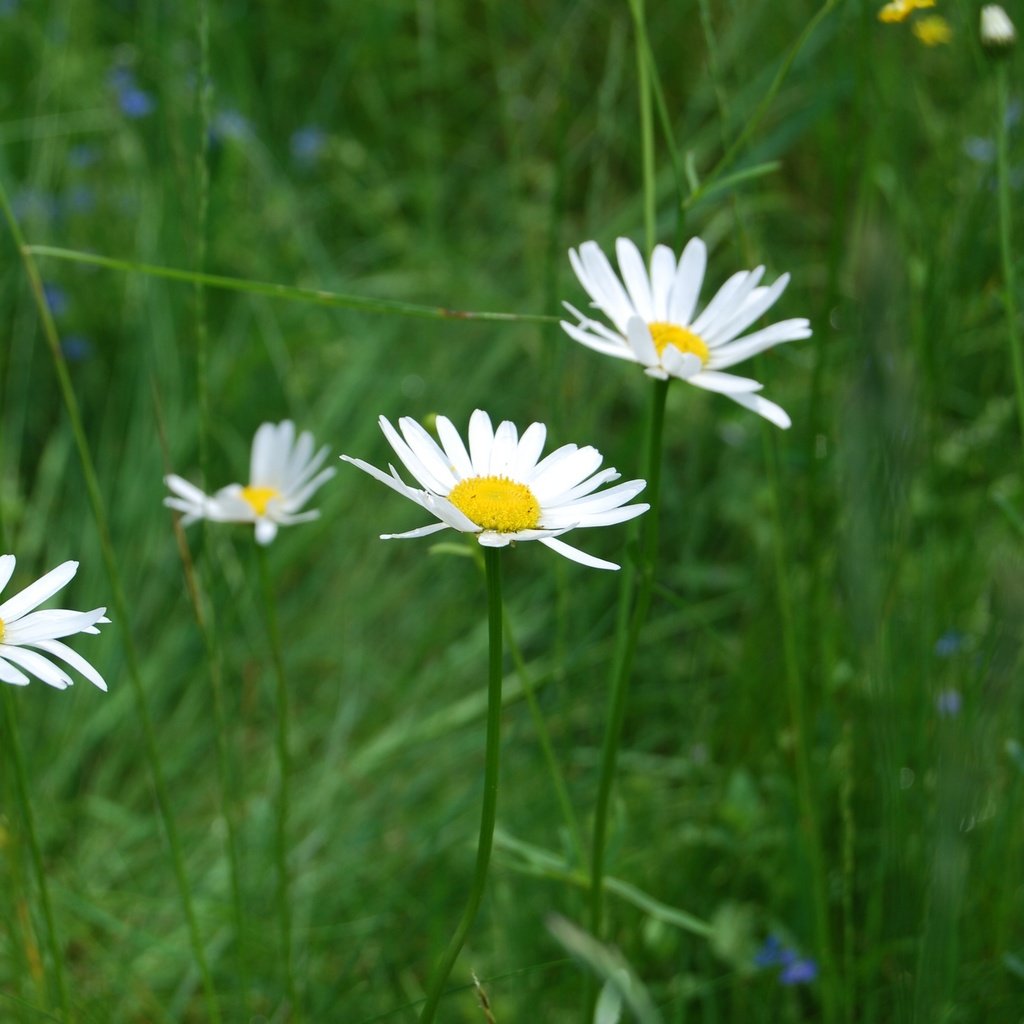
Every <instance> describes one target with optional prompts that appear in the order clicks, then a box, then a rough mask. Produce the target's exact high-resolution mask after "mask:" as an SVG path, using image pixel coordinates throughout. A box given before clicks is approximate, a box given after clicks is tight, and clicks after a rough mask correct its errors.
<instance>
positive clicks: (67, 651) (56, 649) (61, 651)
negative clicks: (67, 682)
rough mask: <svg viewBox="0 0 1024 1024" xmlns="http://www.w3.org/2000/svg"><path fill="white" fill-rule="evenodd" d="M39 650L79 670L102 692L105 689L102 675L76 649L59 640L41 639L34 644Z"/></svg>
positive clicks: (105, 685)
mask: <svg viewBox="0 0 1024 1024" xmlns="http://www.w3.org/2000/svg"><path fill="white" fill-rule="evenodd" d="M35 646H36V647H38V648H39V650H41V651H45V652H46V653H47V654H50V655H53V656H55V657H57V658H62V659H63V660H64V661H65V662H67V664H69V665H70V666H71V667H72V668H73V669H75V670H76V671H78V672H81V673H82V675H83V676H85V678H86V679H88V680H89V682H90V683H92V684H93V685H94V686H98V687H99V688H100V689H101V690H103V692H104V693H106V690H107V684H106V682H105V681H104V679H103V676H101V675H100V674H99V672H97V671H96V669H94V668H93V667H92V665H90V664H89V662H87V661H86V660H85V658H83V657H82V656H81V655H80V654H78V653H77V652H76V651H73V650H72V649H71V648H70V647H68V645H67V644H62V643H61V642H60V641H59V640H43V641H42V642H40V643H38V644H36V645H35Z"/></svg>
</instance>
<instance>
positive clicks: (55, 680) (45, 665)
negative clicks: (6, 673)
mask: <svg viewBox="0 0 1024 1024" xmlns="http://www.w3.org/2000/svg"><path fill="white" fill-rule="evenodd" d="M0 650H2V652H3V657H4V658H5V659H6V660H7V661H10V662H13V663H14V664H15V665H18V666H20V667H21V668H23V669H24V670H25V671H26V672H28V673H30V674H31V675H34V676H35V677H36V679H41V680H42V681H43V682H44V683H46V685H47V686H52V687H54V688H55V689H58V690H66V689H67V688H68V687H69V686H70V685H71V684H72V683H73V682H74V680H73V679H72V678H71V676H69V675H68V674H67V672H65V671H64V670H63V669H62V668H58V667H57V666H56V665H54V664H53V662H51V661H48V660H47V659H46V658H44V657H43V656H42V655H41V654H39V653H37V652H36V651H32V650H29V649H28V648H27V647H13V646H11V645H10V644H4V645H3V647H2V648H0Z"/></svg>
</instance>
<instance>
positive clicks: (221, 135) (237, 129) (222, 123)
mask: <svg viewBox="0 0 1024 1024" xmlns="http://www.w3.org/2000/svg"><path fill="white" fill-rule="evenodd" d="M251 134H252V125H250V124H249V119H248V118H247V117H246V116H245V115H244V114H241V113H239V111H237V110H218V111H217V113H216V114H214V115H213V122H212V123H211V125H210V135H211V137H212V138H213V139H215V140H218V139H246V138H248V137H249V136H250V135H251Z"/></svg>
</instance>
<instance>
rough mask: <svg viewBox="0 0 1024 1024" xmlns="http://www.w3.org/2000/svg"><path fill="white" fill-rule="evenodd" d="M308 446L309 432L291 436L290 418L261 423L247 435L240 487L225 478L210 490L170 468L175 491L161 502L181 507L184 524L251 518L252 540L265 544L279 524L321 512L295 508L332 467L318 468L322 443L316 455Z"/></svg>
mask: <svg viewBox="0 0 1024 1024" xmlns="http://www.w3.org/2000/svg"><path fill="white" fill-rule="evenodd" d="M313 446H314V441H313V435H312V434H311V433H309V431H308V430H304V431H303V432H302V433H301V434H299V436H298V438H296V436H295V424H294V423H292V422H291V420H285V421H284V422H282V423H262V424H260V428H259V429H258V430H257V431H256V436H255V437H254V438H253V439H252V457H251V459H250V463H249V483H247V484H246V485H245V486H244V487H243V486H242V484H228V486H227V487H222V488H221V489H220V490H219V491H217V493H216V494H213V495H210V494H205V493H204V492H203V491H201V490H200V489H199V488H198V487H196V486H195V485H194V484H190V483H189V482H188V481H187V480H184V479H182V478H181V477H180V476H175V475H174V474H171V475H170V476H165V477H164V483H165V484H167V486H168V487H169V488H170V489H171V491H173V492H174V496H173V497H170V498H164V504H165V505H166V506H167V507H168V508H174V509H177V510H178V511H179V512H183V513H184V515H183V516H182V519H181V523H182V525H183V526H188V525H190V524H191V523H194V522H195V521H196V520H197V519H209V520H210V521H211V522H215V523H255V524H256V540H257V542H258V543H260V544H269V543H270V542H271V541H272V540H273V539H274V538H275V537H276V536H277V528H278V527H279V526H291V525H292V524H293V523H304V522H307V521H308V520H310V519H316V518H317V517H318V516H319V515H320V512H319V510H318V509H310V510H308V511H306V512H300V511H299V510H300V509H301V508H302V506H303V505H305V503H306V502H307V501H308V500H309V499H310V498H311V497H312V496H313V494H314V492H315V491H316V490H317V489H318V488H319V487H320V486H321V485H323V484H324V483H326V482H327V481H328V480H330V478H331V477H332V476H334V473H335V470H334V468H333V467H329V468H328V469H320V467H321V466H322V465H323V463H324V460H325V459H326V458H327V454H328V448H327V446H326V445H325V446H324V447H323V448H321V449H320V451H318V452H317V453H316V454H315V455H314V454H313ZM317 470H320V472H317Z"/></svg>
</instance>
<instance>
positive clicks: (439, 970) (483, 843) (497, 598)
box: [419, 548, 502, 1024]
mask: <svg viewBox="0 0 1024 1024" xmlns="http://www.w3.org/2000/svg"><path fill="white" fill-rule="evenodd" d="M484 565H485V567H486V570H487V635H488V646H489V653H488V668H487V746H486V753H485V754H484V800H483V807H482V808H481V811H480V837H479V839H478V840H477V846H476V869H475V871H474V873H473V883H472V885H471V887H470V890H469V899H468V900H467V901H466V909H465V910H464V911H463V912H462V919H461V920H460V921H459V924H458V927H457V928H456V929H455V934H454V935H453V936H452V938H451V941H450V942H449V943H448V948H447V949H446V950H445V951H444V955H443V956H442V957H441V959H440V961H439V962H438V965H437V967H436V968H435V969H434V973H433V975H432V976H431V979H430V983H429V985H428V986H427V999H426V1002H425V1003H424V1004H423V1009H422V1010H421V1011H420V1017H419V1020H420V1024H429V1022H430V1021H432V1020H433V1019H434V1015H435V1014H436V1013H437V1005H438V1003H439V1002H440V1001H441V994H442V990H443V989H444V985H445V982H446V981H447V980H448V975H450V974H451V972H452V968H453V967H454V966H455V961H456V960H457V959H458V956H459V953H460V951H461V950H462V946H463V944H464V943H465V941H466V936H467V935H468V934H469V929H470V928H471V927H472V925H473V921H474V920H475V919H476V913H477V910H478V909H479V908H480V900H481V899H482V897H483V894H484V886H485V885H486V884H487V866H488V864H489V863H490V860H491V846H492V845H493V843H494V820H495V817H496V815H497V810H498V769H499V765H500V761H501V623H502V607H501V549H500V548H484Z"/></svg>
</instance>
